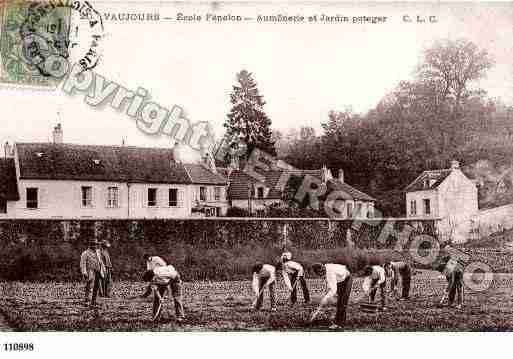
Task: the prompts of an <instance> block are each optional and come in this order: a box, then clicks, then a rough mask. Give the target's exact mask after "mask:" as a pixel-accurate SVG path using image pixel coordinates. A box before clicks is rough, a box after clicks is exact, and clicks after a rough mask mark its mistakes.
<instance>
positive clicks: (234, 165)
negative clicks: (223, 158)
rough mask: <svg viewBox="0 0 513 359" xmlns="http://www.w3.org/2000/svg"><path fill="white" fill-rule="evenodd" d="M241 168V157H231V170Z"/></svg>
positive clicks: (234, 155)
mask: <svg viewBox="0 0 513 359" xmlns="http://www.w3.org/2000/svg"><path fill="white" fill-rule="evenodd" d="M239 166H240V163H239V157H238V156H237V155H236V154H232V155H230V166H229V167H230V168H231V169H234V170H238V169H239Z"/></svg>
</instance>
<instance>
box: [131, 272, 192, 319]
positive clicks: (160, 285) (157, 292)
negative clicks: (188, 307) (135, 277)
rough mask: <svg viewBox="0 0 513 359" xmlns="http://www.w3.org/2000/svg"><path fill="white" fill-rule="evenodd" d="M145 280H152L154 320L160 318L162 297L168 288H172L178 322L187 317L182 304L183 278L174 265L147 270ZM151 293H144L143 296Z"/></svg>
mask: <svg viewBox="0 0 513 359" xmlns="http://www.w3.org/2000/svg"><path fill="white" fill-rule="evenodd" d="M143 280H144V281H146V282H150V288H151V289H150V290H151V291H152V292H153V320H158V319H159V318H160V313H161V309H162V299H163V297H164V295H165V293H166V291H167V289H168V288H170V289H171V295H172V296H173V301H174V305H175V315H176V320H177V321H178V322H182V321H183V320H184V318H185V314H184V309H183V305H182V280H181V279H180V274H179V273H178V271H177V270H176V269H175V268H174V267H173V266H172V265H167V266H158V267H156V268H155V269H153V270H147V271H146V272H145V273H144V275H143ZM148 295H149V293H148V294H146V293H144V294H143V295H142V296H141V297H147V296H148Z"/></svg>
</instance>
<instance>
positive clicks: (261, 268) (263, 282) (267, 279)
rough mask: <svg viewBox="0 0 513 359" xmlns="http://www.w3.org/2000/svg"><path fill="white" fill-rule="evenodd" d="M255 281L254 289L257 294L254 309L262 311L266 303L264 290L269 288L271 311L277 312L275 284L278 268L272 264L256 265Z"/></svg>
mask: <svg viewBox="0 0 513 359" xmlns="http://www.w3.org/2000/svg"><path fill="white" fill-rule="evenodd" d="M252 273H253V281H252V287H253V292H254V293H255V296H256V297H255V300H254V302H253V309H255V310H260V308H262V304H263V301H264V290H265V288H267V287H269V296H270V298H271V311H273V312H275V311H276V295H275V291H274V283H275V281H276V268H275V267H274V266H272V265H270V264H256V265H254V266H253V269H252Z"/></svg>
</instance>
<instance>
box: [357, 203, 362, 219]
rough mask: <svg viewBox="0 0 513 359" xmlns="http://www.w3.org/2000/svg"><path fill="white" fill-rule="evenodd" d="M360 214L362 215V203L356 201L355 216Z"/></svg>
mask: <svg viewBox="0 0 513 359" xmlns="http://www.w3.org/2000/svg"><path fill="white" fill-rule="evenodd" d="M361 215H363V212H362V204H361V203H358V204H356V216H357V217H360V216H361Z"/></svg>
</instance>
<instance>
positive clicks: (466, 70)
mask: <svg viewBox="0 0 513 359" xmlns="http://www.w3.org/2000/svg"><path fill="white" fill-rule="evenodd" d="M493 65H494V60H493V58H492V57H491V55H490V54H489V53H488V52H487V51H486V50H483V49H480V48H478V46H477V45H475V44H474V43H473V42H471V41H468V40H465V39H459V40H446V39H442V40H439V41H436V42H435V43H434V44H433V45H432V46H431V47H429V48H427V49H425V50H424V52H423V54H422V57H421V61H420V62H419V64H418V66H417V67H416V69H415V72H414V76H413V77H412V79H410V80H405V81H401V82H400V83H399V84H398V85H397V87H396V88H395V89H394V90H393V91H391V92H390V93H388V94H384V96H383V98H382V100H381V101H380V102H379V103H378V104H377V105H376V106H375V107H374V108H372V109H371V110H370V111H368V112H367V113H365V114H358V113H353V112H352V111H351V110H348V109H346V110H342V111H337V110H333V111H331V112H330V113H329V114H328V118H327V119H326V122H325V123H323V124H322V125H321V126H322V133H320V134H316V133H315V130H314V129H313V128H309V127H302V128H300V129H294V130H292V131H289V132H288V133H285V134H284V133H283V132H281V131H277V130H275V131H272V130H271V125H272V122H271V120H270V119H269V118H268V117H267V115H265V113H264V111H263V105H264V104H265V102H264V101H263V98H262V96H261V95H260V93H259V92H258V89H257V86H256V82H255V81H254V80H253V78H252V74H251V73H249V72H247V71H242V72H241V73H239V74H238V76H237V78H238V84H237V86H234V91H233V94H232V96H231V99H232V104H233V108H232V110H231V112H230V113H229V115H228V120H227V122H226V123H225V128H226V130H227V133H228V134H230V135H235V137H236V138H241V139H243V140H244V142H245V143H246V144H248V146H246V147H245V148H244V149H243V153H245V154H246V155H247V154H249V153H250V152H251V150H252V149H253V148H255V147H257V148H259V149H261V150H263V151H266V152H268V153H271V154H273V155H278V157H280V158H282V159H284V160H285V161H287V162H288V163H290V164H292V165H293V166H295V167H297V168H303V169H318V168H320V167H322V166H323V165H326V166H328V168H330V169H332V171H335V172H334V173H336V170H337V169H339V168H342V169H344V171H345V174H346V176H345V177H346V181H347V182H348V183H350V184H351V185H353V186H354V187H356V188H358V189H360V190H362V191H364V192H367V193H369V194H370V195H372V196H373V197H375V198H377V199H378V203H377V208H379V209H380V210H381V211H382V212H383V213H384V214H385V215H387V216H401V215H404V214H405V213H404V212H405V208H404V206H405V204H404V203H405V201H404V198H405V193H404V188H405V187H406V186H407V185H408V184H409V183H410V182H411V181H413V180H414V179H415V178H416V177H417V176H418V175H419V174H420V173H421V172H422V171H424V170H428V169H440V168H448V167H449V164H450V161H451V160H453V159H456V160H458V161H460V163H461V164H462V166H464V171H465V172H467V173H469V174H470V175H471V177H475V178H476V177H477V178H479V177H480V176H481V177H482V178H485V177H486V176H484V175H483V174H482V173H479V169H478V168H477V167H476V166H475V164H476V163H482V161H486V162H487V163H488V164H490V165H491V166H492V167H506V168H508V167H509V166H510V164H511V162H512V161H510V159H509V157H510V154H511V153H513V141H512V138H513V122H512V115H513V108H512V107H511V106H506V105H504V104H503V103H502V102H501V100H500V99H492V98H489V97H488V96H487V94H486V91H485V89H482V88H479V86H478V81H479V80H480V79H482V78H484V77H485V76H486V74H487V72H488V71H489V70H490V69H491V68H492V67H493ZM237 146H238V144H237V141H234V142H233V143H232V147H233V148H237ZM486 179H488V177H486V178H485V180H484V181H481V182H482V183H480V185H481V186H482V187H483V188H481V189H482V190H483V191H484V192H487V191H489V188H485V187H487V186H488V187H489V186H490V184H489V183H486ZM492 182H493V181H492Z"/></svg>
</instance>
